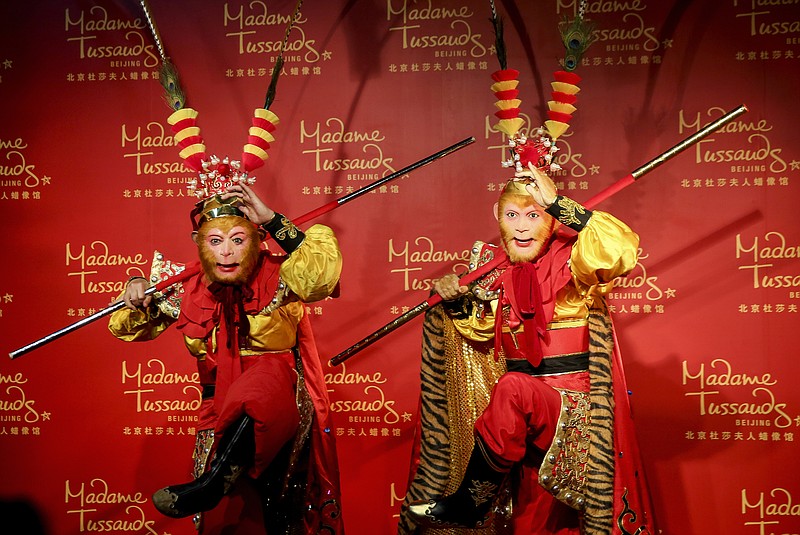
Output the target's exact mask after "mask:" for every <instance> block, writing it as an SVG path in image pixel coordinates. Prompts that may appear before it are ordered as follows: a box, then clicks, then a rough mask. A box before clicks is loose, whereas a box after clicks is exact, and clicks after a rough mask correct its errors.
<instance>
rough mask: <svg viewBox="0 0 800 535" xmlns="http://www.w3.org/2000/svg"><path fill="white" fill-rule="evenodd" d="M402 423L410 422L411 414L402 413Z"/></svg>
mask: <svg viewBox="0 0 800 535" xmlns="http://www.w3.org/2000/svg"><path fill="white" fill-rule="evenodd" d="M403 421H404V422H410V421H411V413H410V412H404V413H403Z"/></svg>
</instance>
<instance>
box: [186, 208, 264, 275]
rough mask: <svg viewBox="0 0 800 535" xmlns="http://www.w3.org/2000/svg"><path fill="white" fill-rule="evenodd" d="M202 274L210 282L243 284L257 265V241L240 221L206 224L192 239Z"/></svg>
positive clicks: (249, 225) (252, 229) (254, 232)
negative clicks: (197, 252) (196, 249)
mask: <svg viewBox="0 0 800 535" xmlns="http://www.w3.org/2000/svg"><path fill="white" fill-rule="evenodd" d="M194 239H195V242H196V243H197V247H198V249H199V251H200V262H201V264H202V266H203V271H204V272H205V274H206V277H208V279H209V280H211V281H212V282H219V283H221V284H234V285H242V284H246V283H247V282H248V281H249V280H250V277H251V276H252V275H253V272H254V271H255V268H256V265H257V264H258V258H259V252H260V245H261V238H260V236H259V234H258V231H257V229H256V228H255V227H254V226H253V224H252V223H250V222H249V221H247V220H246V219H243V218H241V217H220V218H216V219H213V220H211V221H208V222H207V223H205V224H203V226H201V227H200V230H199V231H198V232H197V234H196V235H195V238H194Z"/></svg>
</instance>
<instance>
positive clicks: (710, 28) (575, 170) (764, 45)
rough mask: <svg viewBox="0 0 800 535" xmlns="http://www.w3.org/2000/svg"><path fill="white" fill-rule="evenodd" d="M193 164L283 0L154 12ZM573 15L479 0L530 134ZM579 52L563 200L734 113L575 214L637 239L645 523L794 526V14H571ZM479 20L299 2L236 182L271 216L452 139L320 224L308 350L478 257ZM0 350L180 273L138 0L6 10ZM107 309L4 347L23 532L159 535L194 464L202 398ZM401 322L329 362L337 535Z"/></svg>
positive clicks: (5, 467)
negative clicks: (327, 293)
mask: <svg viewBox="0 0 800 535" xmlns="http://www.w3.org/2000/svg"><path fill="white" fill-rule="evenodd" d="M151 5H152V11H153V14H154V16H155V20H156V22H157V24H158V27H159V29H160V31H161V36H162V40H163V44H164V47H165V49H166V53H167V54H168V55H169V56H170V57H171V58H172V59H173V61H174V63H175V65H176V66H177V68H178V70H179V72H180V74H181V76H182V81H183V85H184V87H185V89H186V91H187V94H188V102H187V105H188V106H191V107H194V108H195V109H197V110H198V111H199V112H200V116H199V119H198V120H199V124H200V127H201V129H202V132H203V136H204V138H205V140H206V144H207V146H208V151H209V153H215V154H218V155H220V156H225V155H229V156H231V157H234V158H238V156H239V154H240V153H241V147H242V145H243V144H244V143H245V141H246V130H247V127H248V126H249V120H250V119H249V118H250V116H251V114H252V110H253V109H254V108H257V107H260V106H262V105H263V102H264V95H265V91H266V87H267V83H268V80H269V71H270V69H271V67H272V64H273V61H274V58H275V52H274V50H275V47H276V46H277V44H278V43H279V42H280V41H281V40H282V37H283V34H284V30H285V25H286V20H287V18H288V17H289V16H290V14H291V13H292V10H293V8H294V2H292V1H287V0H256V1H253V2H251V1H249V0H248V1H244V0H242V1H237V0H233V1H221V0H208V1H203V2H197V1H191V0H171V1H166V0H152V2H151ZM577 5H578V2H577V0H542V1H538V2H522V1H520V2H516V3H514V2H510V1H499V2H497V7H498V10H499V11H500V13H501V14H503V15H504V17H505V20H506V44H507V48H508V52H509V66H511V67H514V68H517V69H519V70H520V71H521V75H520V78H521V83H520V90H521V94H520V98H521V99H522V101H523V104H522V106H523V109H524V111H525V114H526V118H527V119H529V121H530V124H531V126H534V127H535V126H538V125H539V124H541V121H542V117H543V115H542V114H543V111H542V110H543V103H544V102H545V101H546V100H547V99H548V97H549V91H550V89H549V83H550V81H551V80H552V72H553V71H554V70H556V69H557V68H558V64H557V62H558V59H559V58H560V57H562V55H563V47H562V45H561V43H560V40H559V36H558V33H557V30H556V27H557V23H558V21H559V20H560V19H561V18H562V17H564V16H568V17H572V16H574V14H575V10H576V8H577ZM586 9H587V13H586V15H587V17H588V18H590V19H591V20H592V21H594V22H596V23H597V25H598V30H599V32H598V37H599V40H598V42H596V43H595V44H594V45H592V47H591V48H590V49H589V51H588V52H587V54H586V56H585V58H584V59H583V62H582V65H581V66H580V67H579V69H578V72H579V74H580V75H581V76H582V77H583V81H582V83H581V88H582V91H581V93H580V95H579V97H580V98H579V102H578V111H577V112H576V114H575V117H574V119H573V122H572V128H571V130H570V132H569V135H567V136H565V137H564V138H563V139H562V140H561V141H560V144H561V148H562V150H561V152H560V153H559V154H560V161H561V163H562V166H563V168H564V173H563V174H562V176H559V177H558V179H557V182H558V185H559V187H560V188H561V190H562V192H564V193H565V194H567V195H570V196H572V197H573V198H575V199H576V200H578V201H581V200H585V199H588V198H589V197H590V196H591V195H592V194H594V193H596V192H598V191H600V190H601V189H602V188H604V187H606V186H608V185H609V184H611V183H613V182H614V181H615V180H617V179H619V178H621V177H623V176H625V175H627V174H628V173H629V172H630V171H632V170H633V169H635V168H637V167H639V166H640V165H642V164H644V163H645V162H647V161H649V160H650V159H651V158H653V157H655V156H656V155H658V154H659V153H661V152H663V151H665V150H667V149H669V148H670V147H672V146H673V145H675V144H676V143H678V142H679V141H680V140H681V139H683V138H685V137H687V136H690V135H691V134H693V133H695V132H697V130H698V129H700V128H701V127H702V126H704V125H706V124H707V123H709V122H711V121H713V120H715V119H717V118H718V117H720V116H721V115H722V114H723V113H724V112H725V111H728V110H731V109H734V108H736V107H737V106H739V105H740V104H742V103H744V104H746V105H747V106H748V108H749V112H748V113H746V114H744V115H742V116H740V117H739V118H738V119H736V120H735V121H733V122H732V123H729V124H728V125H727V126H726V127H725V128H724V129H723V130H721V131H719V132H716V133H714V134H712V135H710V136H709V137H707V138H706V139H704V140H703V141H702V142H701V143H699V144H697V145H695V146H694V147H692V148H691V149H690V150H687V151H686V152H684V153H682V154H680V155H678V156H676V157H675V158H673V159H672V160H670V161H669V162H667V163H665V164H664V165H663V166H661V167H658V168H657V169H656V170H655V171H653V172H651V173H650V174H648V175H646V177H645V178H642V179H641V180H640V181H638V182H637V183H636V184H634V185H633V186H631V187H629V188H627V189H625V190H624V191H623V192H621V193H619V194H617V195H616V196H614V197H613V198H611V199H609V200H608V201H606V202H604V203H603V204H602V205H600V206H598V207H597V208H598V209H603V210H607V211H609V212H611V213H613V214H615V215H617V216H618V217H620V218H621V219H623V220H624V221H626V222H627V223H629V224H630V225H631V227H633V228H634V229H635V230H636V231H637V232H638V233H639V234H640V235H641V247H642V254H641V261H640V264H639V266H638V267H637V269H636V270H635V271H634V273H632V274H631V276H630V277H628V279H627V280H624V281H623V282H622V283H621V284H620V285H619V286H618V288H617V290H616V291H615V292H614V294H613V296H612V305H613V312H614V318H615V321H616V325H617V327H618V330H619V334H620V344H621V346H622V351H623V356H624V359H625V363H626V371H627V375H628V379H629V383H630V388H631V390H632V393H633V395H632V400H633V405H634V410H635V417H636V422H637V431H638V436H639V440H640V443H641V446H642V453H643V456H644V460H645V464H646V468H647V471H648V474H647V475H648V478H649V481H650V484H651V487H652V491H653V496H654V500H655V512H656V515H657V519H658V521H659V526H660V529H661V530H662V531H663V532H664V533H670V534H685V533H726V534H727V533H731V534H734V533H735V534H755V535H762V534H771V533H775V534H790V533H791V534H795V533H798V532H800V512H799V511H798V505H797V503H798V501H800V486H799V484H798V478H797V475H798V472H797V456H798V446H797V443H796V439H797V438H798V437H797V432H798V425H800V414H799V413H800V410H799V408H800V393H799V392H800V391H799V390H798V389H797V388H796V386H794V385H793V381H794V380H795V379H796V377H797V376H798V372H800V369H799V368H798V364H797V350H796V330H797V325H798V303H800V261H798V256H799V255H800V228H798V225H797V223H796V209H797V202H798V200H800V195H799V194H798V180H800V176H799V175H800V147H799V146H798V142H797V133H796V125H797V120H798V113H797V111H796V108H795V106H794V105H795V103H796V100H797V95H798V89H799V88H800V68H798V65H799V64H798V62H799V61H800V4H798V3H797V2H761V1H756V0H752V1H741V0H726V1H719V0H697V1H692V2H689V1H683V0H658V1H656V0H634V1H624V2H623V1H612V0H590V1H589V2H587V8H586ZM489 15H490V13H489V3H488V2H485V1H475V0H427V1H422V0H421V1H418V2H414V1H412V0H371V1H360V2H356V1H348V0H327V1H324V2H322V1H306V2H305V4H304V5H303V10H302V16H301V18H300V20H299V21H298V24H297V26H296V28H295V29H294V30H293V31H292V32H291V34H290V38H289V42H288V45H289V46H288V50H287V53H286V60H287V61H286V65H285V72H284V73H283V74H282V76H281V78H280V82H279V84H278V92H277V99H276V100H275V103H274V104H273V105H272V107H271V109H272V110H273V111H275V112H276V113H277V114H278V115H279V117H280V118H281V124H280V126H279V128H278V130H277V132H276V133H275V135H276V138H277V140H276V142H275V143H274V144H273V147H272V149H271V150H270V159H269V161H268V162H267V165H266V166H265V167H264V168H262V169H261V170H259V171H258V172H257V173H256V176H257V179H258V181H257V183H256V186H255V187H256V189H257V190H258V191H259V193H260V194H261V195H262V196H263V197H264V198H265V199H266V200H267V201H268V202H269V203H270V205H271V206H272V207H274V208H275V209H277V210H279V211H282V212H284V213H285V214H287V215H289V216H297V215H300V214H304V213H306V212H308V211H310V210H312V209H314V208H316V207H317V206H320V205H323V204H325V203H328V202H330V201H332V200H334V199H335V198H337V197H341V196H343V195H346V194H348V193H350V192H352V191H354V190H355V189H357V188H360V187H362V186H364V185H367V184H370V183H372V182H374V181H375V180H377V179H380V178H381V177H383V176H385V175H387V174H389V173H391V172H392V171H395V170H398V169H400V168H402V167H405V166H407V165H409V164H411V163H412V162H414V161H416V160H418V159H421V158H423V157H425V156H427V155H429V154H432V153H434V152H436V151H438V150H440V149H442V148H444V147H447V146H449V145H451V144H453V143H455V142H457V141H460V140H462V139H465V138H467V137H469V136H474V137H475V139H476V141H475V143H473V144H472V145H470V146H468V147H467V148H464V149H462V150H460V151H458V152H457V153H455V154H453V155H450V156H447V157H446V158H443V159H441V160H439V161H437V162H435V163H433V164H431V165H428V166H426V167H424V168H422V169H420V170H417V171H415V172H413V173H411V174H410V175H409V176H407V177H404V178H401V179H398V180H396V181H393V182H392V183H390V184H389V185H386V186H384V187H382V188H380V189H378V190H376V191H374V192H372V193H369V194H368V195H365V196H364V197H361V198H358V199H356V200H354V201H353V202H352V203H348V204H345V205H343V206H342V207H341V208H339V209H337V210H336V211H334V212H331V213H329V214H327V215H325V216H323V217H322V218H321V219H319V220H318V221H319V222H321V223H325V224H327V225H329V226H331V227H333V228H334V229H335V231H336V232H337V234H338V237H339V240H340V243H341V247H342V250H343V253H344V258H345V269H344V273H343V278H342V295H341V297H340V298H338V299H335V300H328V301H325V302H322V303H316V304H313V305H311V306H310V307H309V313H310V315H311V318H312V322H313V325H314V327H315V332H316V335H317V338H318V341H319V346H320V350H321V354H322V355H323V358H324V359H325V360H326V362H327V360H328V359H329V358H331V357H333V356H334V355H336V354H337V353H339V352H341V351H343V350H344V349H345V348H347V347H349V346H350V345H352V344H354V343H355V342H357V341H358V340H360V339H361V338H363V337H365V336H367V335H368V334H370V333H372V332H373V331H374V330H376V329H378V328H379V327H381V326H383V325H384V324H385V323H387V322H389V321H391V320H392V319H394V318H396V317H397V316H398V315H400V314H402V313H403V312H405V311H406V310H408V308H410V307H412V306H414V305H416V304H417V303H420V302H421V301H423V300H424V299H425V298H426V297H427V295H428V290H429V285H430V283H429V281H430V280H431V279H432V278H435V277H438V276H441V275H442V274H444V273H447V272H451V271H456V272H460V271H462V270H463V269H464V258H466V254H467V251H468V249H469V248H470V247H471V245H472V243H473V241H474V240H477V239H480V240H484V241H495V240H496V230H495V222H494V219H493V217H492V215H491V207H492V204H493V203H494V201H495V198H496V196H497V188H498V186H499V185H500V184H502V183H503V182H504V180H505V179H506V178H507V176H508V172H507V171H504V170H503V169H501V168H500V166H499V163H500V161H501V160H502V159H503V158H504V154H503V149H502V145H503V140H502V139H501V136H500V134H498V133H497V132H494V131H493V130H492V128H491V125H492V124H493V117H492V115H491V114H492V112H493V102H494V97H493V95H492V94H491V92H490V91H489V85H490V83H491V82H490V77H489V75H490V73H491V72H492V71H494V70H496V69H497V68H498V63H497V58H496V57H495V55H494V50H493V46H492V45H493V34H492V29H491V25H490V24H489V22H488V18H489ZM0 18H2V20H3V27H4V31H3V32H0V98H2V105H0V210H1V213H2V221H3V228H4V230H5V233H4V234H3V245H2V248H3V250H4V254H3V259H4V261H3V262H2V265H0V296H1V297H0V330H1V331H2V336H1V337H0V352H2V353H3V354H6V353H8V352H10V351H13V350H15V349H17V348H19V347H21V346H23V345H25V344H27V343H29V342H32V341H34V340H36V339H38V338H40V337H41V336H44V335H46V334H48V333H50V332H53V331H56V330H57V329H60V328H62V327H64V326H66V325H68V324H70V323H72V322H75V321H78V320H80V319H81V318H84V317H86V316H88V315H91V314H92V313H94V312H96V311H97V310H100V309H102V308H103V307H105V306H106V305H107V304H108V303H109V301H111V300H112V299H113V298H114V297H115V296H116V294H117V293H118V292H119V291H120V289H121V287H122V286H121V283H120V282H119V281H124V280H126V279H127V278H128V277H129V276H131V275H134V274H140V273H142V272H143V271H146V270H147V269H148V266H149V263H150V259H151V258H152V254H153V251H154V250H156V249H157V250H159V251H162V252H163V253H164V254H165V255H166V256H167V257H168V258H170V259H174V260H176V261H186V260H189V259H192V258H194V252H193V246H192V243H191V242H190V239H189V232H190V225H189V218H188V214H189V210H190V207H191V204H192V200H191V198H189V197H187V196H186V193H185V183H186V181H187V179H188V178H190V176H191V175H190V174H189V173H187V172H185V169H184V168H182V167H181V166H180V160H179V158H178V156H177V151H176V149H175V147H174V146H173V140H172V138H171V134H170V131H169V127H168V125H167V123H166V117H167V116H168V115H169V109H168V108H167V107H166V105H165V104H164V102H163V99H162V89H161V87H160V85H159V84H158V82H157V81H156V80H155V78H156V76H157V71H158V58H159V53H158V50H157V49H156V47H155V46H154V41H153V38H152V36H151V34H150V32H149V31H148V29H147V26H146V24H145V20H144V17H143V14H142V11H141V8H140V6H139V4H138V2H136V1H135V0H125V1H123V0H102V1H99V2H93V1H90V0H60V1H55V0H51V1H48V2H40V3H37V5H36V6H32V5H28V4H27V3H23V2H3V3H2V6H0ZM104 324H105V321H103V320H101V321H99V322H97V323H93V324H91V325H89V326H87V327H84V328H82V329H80V330H78V331H76V332H73V333H71V334H69V335H67V336H65V337H63V338H60V339H58V340H56V341H54V342H52V343H50V344H47V345H46V346H44V347H42V348H40V349H37V350H35V351H33V352H31V353H28V354H26V355H24V356H22V357H20V358H18V359H15V360H11V359H8V358H5V359H3V360H0V452H1V453H2V455H0V474H2V483H0V495H1V497H2V498H4V499H6V500H15V499H23V500H27V501H29V502H31V503H32V504H34V505H35V507H36V508H38V509H39V511H40V512H41V514H42V515H43V517H44V519H45V521H46V523H47V526H48V528H49V532H50V533H52V534H55V535H71V534H76V533H81V532H87V531H102V530H104V531H111V532H119V533H122V532H126V533H158V534H172V535H183V534H190V533H192V532H193V528H192V525H191V522H190V521H189V520H177V521H175V520H170V519H166V518H165V517H162V516H160V515H159V514H158V513H157V512H156V511H155V510H154V509H153V507H152V505H151V504H150V503H149V501H148V498H149V495H150V493H151V492H153V491H154V490H155V489H157V488H159V487H161V486H163V485H165V484H170V483H177V482H181V481H185V480H186V479H187V478H188V474H189V470H190V466H191V462H190V458H189V457H190V453H191V449H192V444H193V433H194V432H195V428H194V422H193V419H192V416H191V415H192V409H193V405H194V403H195V400H196V399H197V398H198V393H197V388H196V384H195V382H194V379H193V377H192V373H193V362H192V360H191V358H190V357H188V356H187V354H186V352H185V350H184V348H183V346H182V341H181V340H180V336H178V335H177V334H176V333H175V332H169V333H167V334H165V335H164V336H162V338H161V339H159V340H158V341H156V342H153V343H150V344H125V343H122V342H119V341H117V340H115V339H114V338H113V337H111V335H110V334H109V333H108V332H107V331H106V329H105V326H104ZM420 327H421V318H417V319H415V320H413V321H412V322H411V323H410V324H407V325H405V326H404V327H402V328H400V329H398V330H397V331H395V332H393V333H392V334H390V335H389V336H388V337H386V338H384V339H383V340H381V341H379V342H378V343H376V344H374V345H372V346H371V347H369V348H367V349H365V350H364V351H362V352H360V353H359V354H358V355H357V356H356V357H354V358H352V359H350V360H349V361H347V362H346V363H345V364H344V365H343V366H339V367H336V368H328V374H329V375H328V379H329V388H330V395H331V398H332V401H333V404H334V410H335V422H336V429H335V433H336V434H337V436H338V438H339V454H340V458H339V461H340V467H341V475H342V484H343V493H344V503H343V505H344V514H345V523H346V526H347V529H348V531H349V532H350V533H356V534H358V533H390V532H393V531H394V529H395V526H396V523H397V513H398V510H399V505H400V502H401V500H402V496H403V493H404V491H405V485H406V481H407V471H408V460H409V456H410V446H411V439H412V433H413V427H414V424H415V418H416V407H417V394H418V390H419V386H418V371H419V346H420Z"/></svg>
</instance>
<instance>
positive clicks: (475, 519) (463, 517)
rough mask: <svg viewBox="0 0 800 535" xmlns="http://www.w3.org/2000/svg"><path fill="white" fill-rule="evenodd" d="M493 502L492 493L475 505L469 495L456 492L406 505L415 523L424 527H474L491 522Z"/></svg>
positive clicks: (480, 526)
mask: <svg viewBox="0 0 800 535" xmlns="http://www.w3.org/2000/svg"><path fill="white" fill-rule="evenodd" d="M494 490H495V491H496V488H495V489H494ZM464 498H466V500H469V501H465V500H464ZM493 502H494V495H492V496H488V497H486V499H485V500H484V501H483V502H482V503H481V504H480V505H475V502H474V501H473V500H472V499H471V497H470V496H462V495H459V494H458V492H456V493H455V494H451V495H450V496H446V497H444V498H440V499H438V500H426V501H418V502H414V503H412V504H411V505H409V506H408V513H409V515H410V516H411V518H412V519H413V520H414V522H415V523H416V524H418V525H420V526H422V527H425V528H445V527H450V528H468V529H475V528H482V527H485V526H488V525H489V524H491V522H492V517H493V514H492V513H493V512H492V504H493Z"/></svg>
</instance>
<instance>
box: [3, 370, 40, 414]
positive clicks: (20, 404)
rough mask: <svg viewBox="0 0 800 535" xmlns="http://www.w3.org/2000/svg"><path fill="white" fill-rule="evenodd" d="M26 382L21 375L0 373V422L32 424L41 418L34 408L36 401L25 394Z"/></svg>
mask: <svg viewBox="0 0 800 535" xmlns="http://www.w3.org/2000/svg"><path fill="white" fill-rule="evenodd" d="M27 382H28V380H27V379H26V378H25V377H24V376H23V375H22V373H16V374H12V375H4V374H2V373H0V422H25V423H28V424H32V423H36V422H38V421H39V419H40V418H41V417H40V415H39V412H38V411H37V410H36V408H35V407H34V404H35V403H36V401H34V400H32V399H28V396H27V394H26V393H25V388H24V386H25V384H26V383H27Z"/></svg>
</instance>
